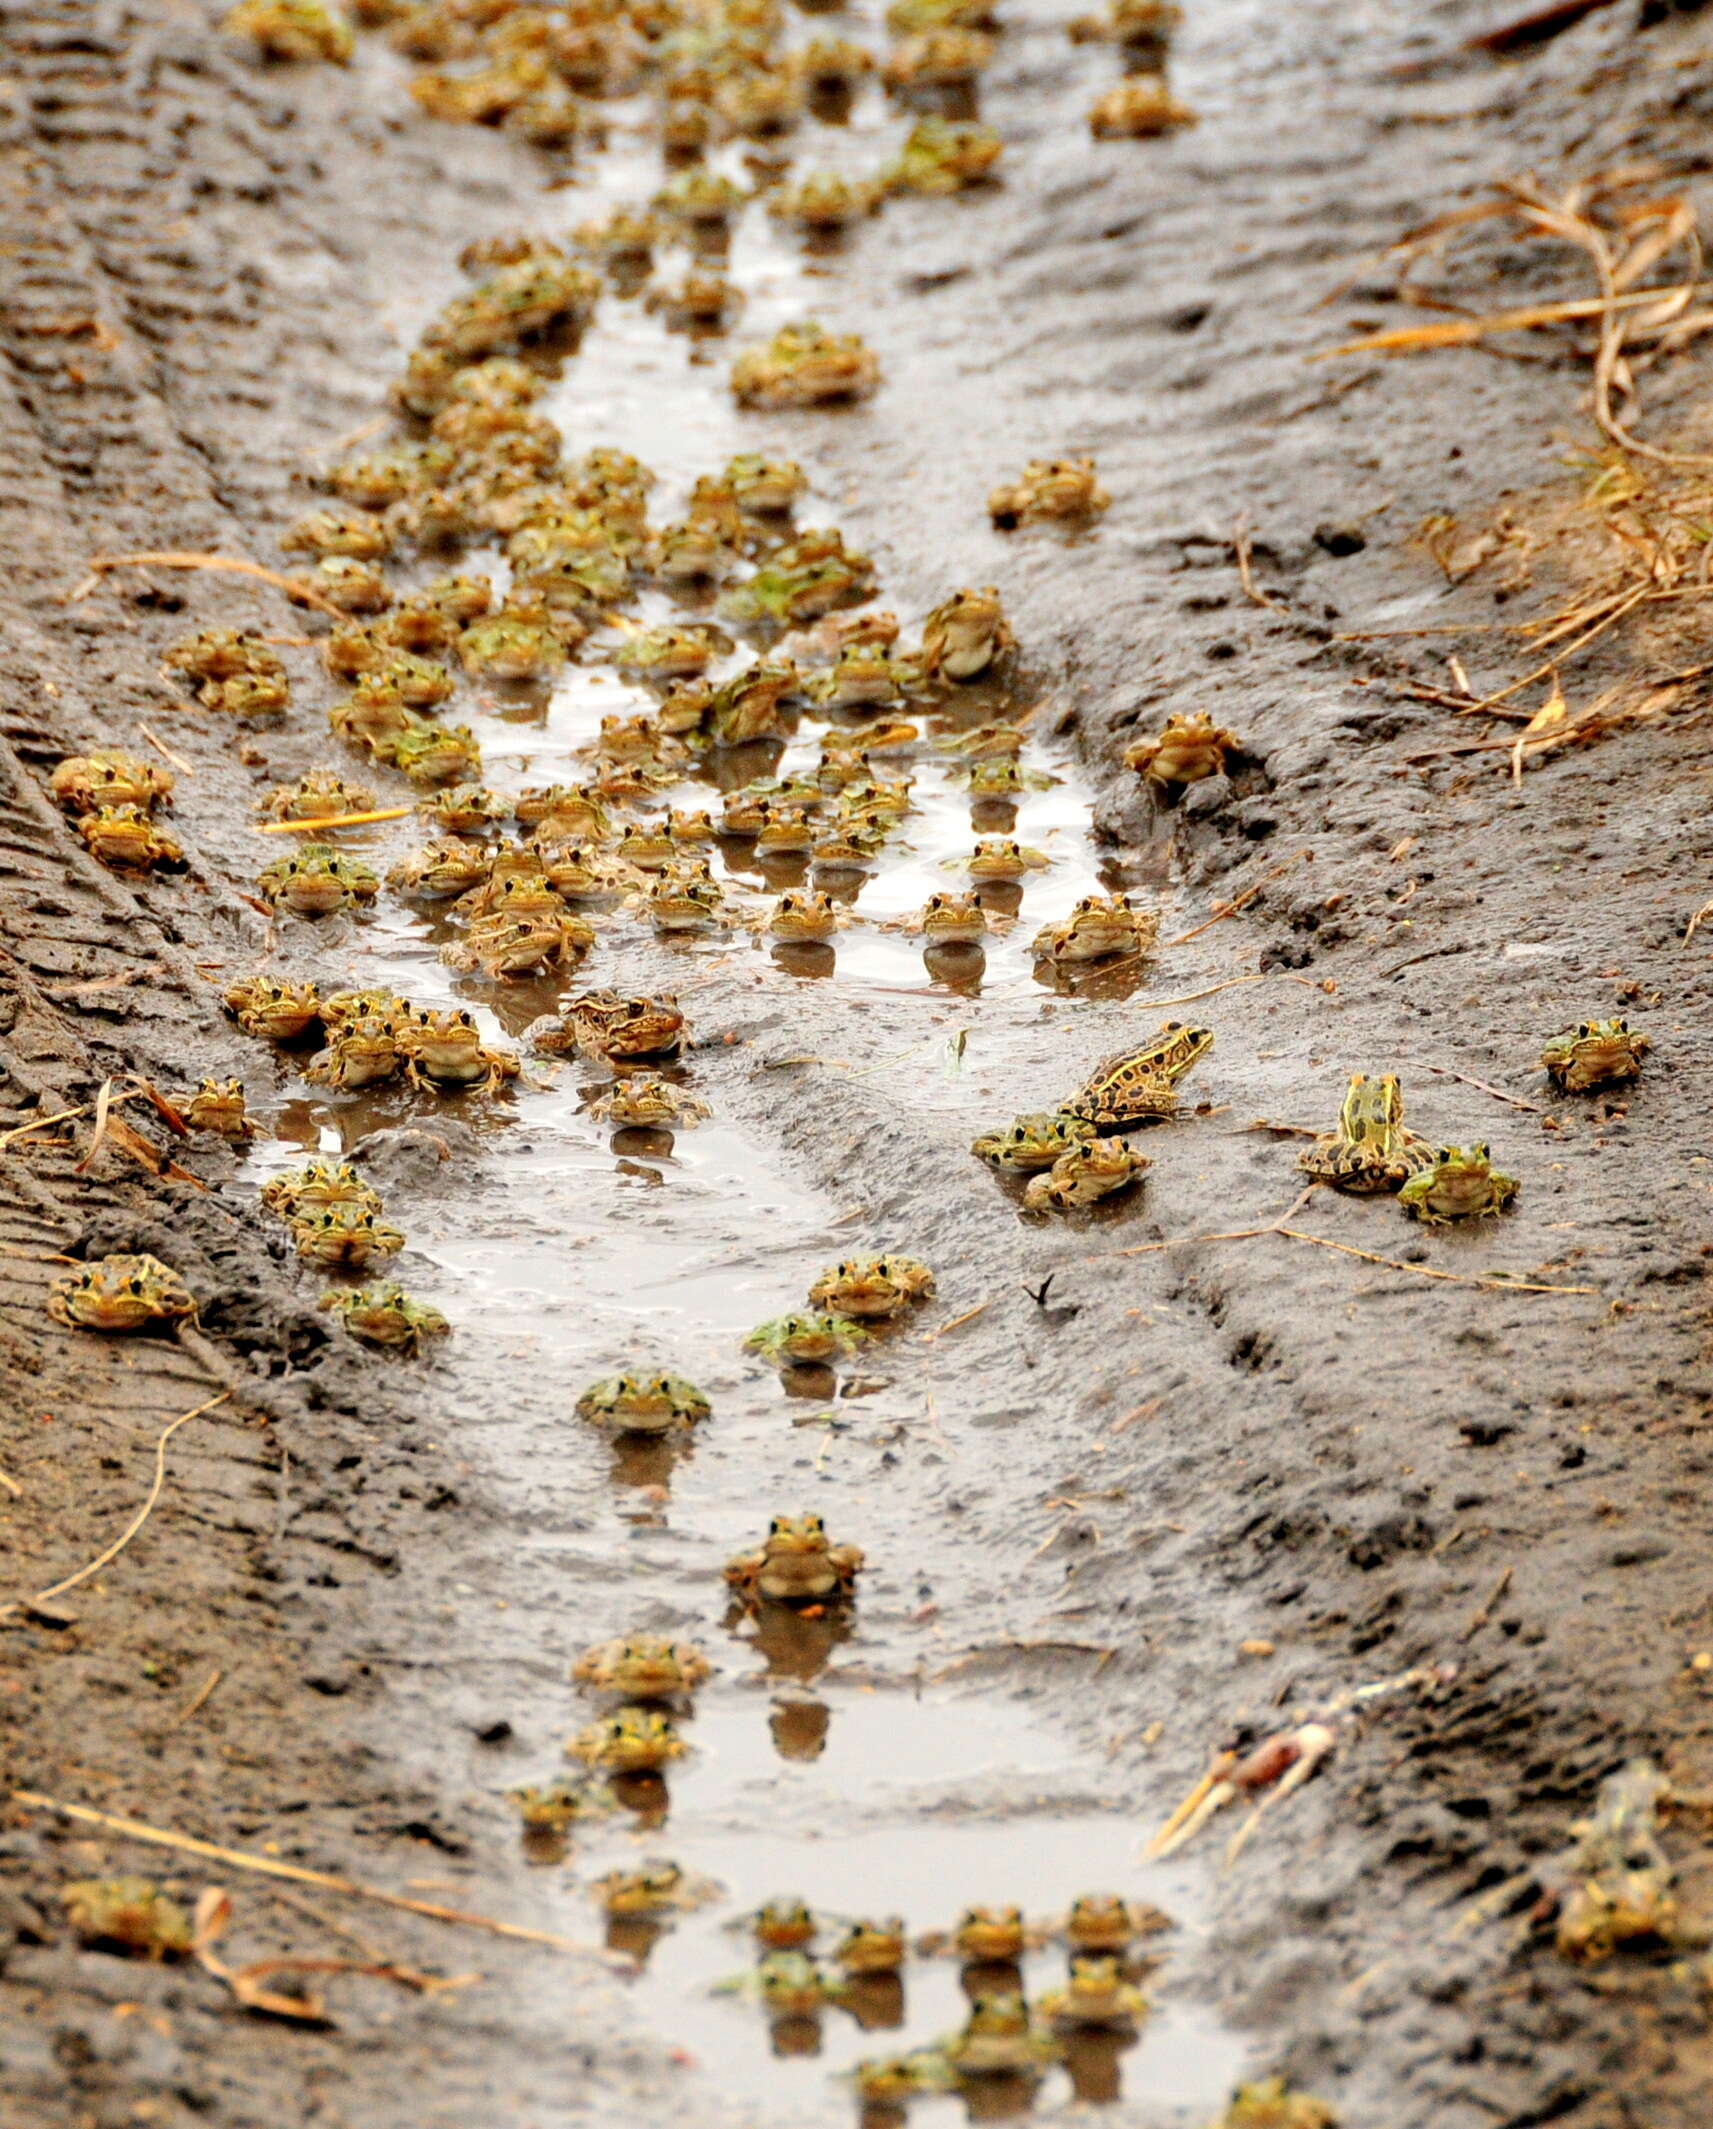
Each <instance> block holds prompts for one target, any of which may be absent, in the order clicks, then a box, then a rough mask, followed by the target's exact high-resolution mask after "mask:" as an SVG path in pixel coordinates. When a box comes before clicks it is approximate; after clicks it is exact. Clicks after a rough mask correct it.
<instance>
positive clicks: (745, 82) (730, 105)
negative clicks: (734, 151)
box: [714, 64, 803, 140]
mask: <svg viewBox="0 0 1713 2129" xmlns="http://www.w3.org/2000/svg"><path fill="white" fill-rule="evenodd" d="M714 107H715V109H716V111H717V112H718V113H719V115H720V117H721V118H722V119H723V120H724V122H725V124H726V125H727V126H728V127H729V128H730V129H731V131H732V132H733V133H737V134H741V135H743V136H745V137H746V138H748V139H750V140H771V139H772V138H774V136H775V135H777V134H781V133H789V132H790V131H791V130H792V128H793V127H794V126H795V125H796V124H797V122H798V120H799V119H800V118H801V117H802V115H803V85H802V82H801V80H800V79H799V77H798V74H797V71H796V69H795V68H794V67H792V66H790V65H789V64H787V65H783V66H778V67H773V66H761V65H757V66H750V67H744V68H742V69H741V70H739V71H737V72H733V73H728V74H727V75H726V76H725V77H724V78H723V79H722V80H721V82H720V83H719V85H718V87H717V88H716V90H715V92H714Z"/></svg>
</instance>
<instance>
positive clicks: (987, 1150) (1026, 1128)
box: [970, 1109, 1095, 1175]
mask: <svg viewBox="0 0 1713 2129" xmlns="http://www.w3.org/2000/svg"><path fill="white" fill-rule="evenodd" d="M1094 1135H1095V1127H1094V1125H1093V1124H1092V1123H1090V1122H1089V1121H1087V1120H1086V1119H1085V1118H1083V1117H1078V1116H1067V1115H1066V1114H1065V1113H1064V1111H1063V1110H1053V1109H1036V1110H1032V1111H1031V1112H1030V1113H1029V1114H1028V1115H1027V1116H1017V1117H1013V1118H1012V1120H1011V1122H1010V1123H1009V1124H1006V1125H1003V1126H1001V1127H999V1128H998V1129H995V1130H992V1131H982V1132H979V1133H978V1134H977V1135H976V1137H974V1138H973V1139H971V1141H970V1151H971V1152H972V1153H973V1154H974V1155H975V1156H976V1158H977V1159H978V1160H983V1161H986V1162H987V1164H988V1166H989V1167H990V1168H1003V1169H1009V1170H1011V1171H1012V1172H1013V1173H1014V1174H1017V1175H1034V1174H1036V1173H1038V1172H1039V1171H1040V1170H1042V1169H1047V1168H1051V1167H1052V1165H1053V1163H1054V1162H1055V1161H1056V1160H1058V1159H1059V1158H1060V1156H1061V1155H1063V1154H1066V1153H1069V1152H1070V1151H1071V1149H1072V1147H1073V1146H1075V1145H1077V1144H1078V1143H1079V1142H1081V1141H1084V1140H1088V1139H1092V1138H1093V1137H1094Z"/></svg>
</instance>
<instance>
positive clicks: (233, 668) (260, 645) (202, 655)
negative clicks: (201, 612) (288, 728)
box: [161, 628, 286, 682]
mask: <svg viewBox="0 0 1713 2129" xmlns="http://www.w3.org/2000/svg"><path fill="white" fill-rule="evenodd" d="M161 663H162V665H163V666H164V667H165V668H166V670H167V671H168V672H169V673H180V674H182V675H183V676H184V678H185V679H186V680H191V681H198V682H202V681H209V680H236V679H240V678H242V677H243V676H245V675H249V676H251V677H253V678H255V679H260V680H283V679H284V678H285V676H286V673H285V667H284V666H283V665H282V664H281V663H280V661H279V659H278V657H276V655H275V654H274V652H273V651H271V650H270V649H269V648H268V646H267V645H266V644H265V643H264V642H263V641H262V639H261V637H260V636H255V635H251V634H249V633H248V632H247V631H246V630H244V629H239V628H205V629H203V630H201V631H200V632H199V633H198V634H196V635H194V636H185V637H182V638H181V639H180V640H179V641H178V642H177V643H175V644H173V646H172V647H171V649H170V650H168V652H167V653H166V655H165V657H164V658H163V659H162V660H161Z"/></svg>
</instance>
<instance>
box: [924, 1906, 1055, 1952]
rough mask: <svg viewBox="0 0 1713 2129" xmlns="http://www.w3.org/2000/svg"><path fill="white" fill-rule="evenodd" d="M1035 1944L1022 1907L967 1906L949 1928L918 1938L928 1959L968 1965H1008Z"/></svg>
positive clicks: (1035, 1938) (1034, 1935)
mask: <svg viewBox="0 0 1713 2129" xmlns="http://www.w3.org/2000/svg"><path fill="white" fill-rule="evenodd" d="M1036 1941H1037V1933H1034V1932H1032V1931H1031V1930H1030V1928H1029V1925H1028V1924H1027V1923H1026V1922H1025V1921H1024V1919H1023V1910H1022V1908H1020V1907H966V1908H965V1909H964V1911H963V1913H962V1914H961V1915H960V1916H959V1917H958V1919H957V1921H956V1922H955V1923H954V1924H953V1926H952V1927H951V1928H950V1929H941V1930H929V1931H928V1932H927V1933H926V1934H925V1935H923V1936H921V1937H919V1938H918V1939H917V1940H916V1949H917V1951H918V1952H920V1953H921V1954H922V1955H923V1956H924V1957H925V1958H930V1959H933V1958H941V1957H955V1958H957V1959H960V1960H961V1961H962V1962H963V1963H964V1965H966V1966H1006V1965H1010V1964H1012V1963H1013V1962H1015V1961H1016V1960H1019V1959H1021V1958H1022V1957H1023V1955H1024V1953H1025V1952H1026V1951H1029V1950H1030V1949H1031V1948H1032V1947H1033V1945H1034V1944H1035V1942H1036Z"/></svg>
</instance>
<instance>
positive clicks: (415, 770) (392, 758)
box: [375, 724, 482, 784]
mask: <svg viewBox="0 0 1713 2129" xmlns="http://www.w3.org/2000/svg"><path fill="white" fill-rule="evenodd" d="M375 754H376V758H377V759H378V760H381V761H387V762H391V763H392V765H393V767H394V768H395V769H400V770H402V771H403V772H404V774H405V775H406V776H408V777H409V778H410V780H411V782H412V783H413V784H461V783H475V782H480V780H481V775H482V750H481V748H480V747H479V746H478V745H477V743H476V735H475V733H474V732H472V731H471V729H470V727H469V726H468V725H467V724H453V725H439V724H413V725H412V726H411V727H410V728H409V729H408V730H407V731H404V732H400V733H397V734H395V735H394V736H392V737H391V738H389V739H387V740H386V741H384V742H383V743H382V745H380V746H379V747H377V748H376V749H375Z"/></svg>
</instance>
